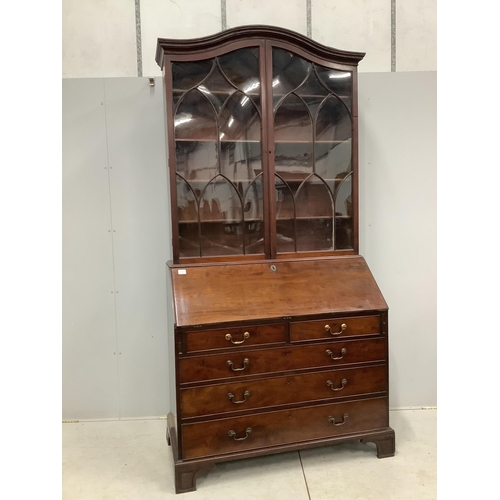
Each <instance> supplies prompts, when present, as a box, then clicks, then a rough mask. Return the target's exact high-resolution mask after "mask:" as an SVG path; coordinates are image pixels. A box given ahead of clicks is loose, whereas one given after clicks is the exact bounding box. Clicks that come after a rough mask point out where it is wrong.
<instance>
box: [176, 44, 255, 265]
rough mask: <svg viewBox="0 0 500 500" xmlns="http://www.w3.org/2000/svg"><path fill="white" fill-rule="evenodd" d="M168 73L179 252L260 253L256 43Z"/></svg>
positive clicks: (201, 254) (180, 64) (199, 253)
mask: <svg viewBox="0 0 500 500" xmlns="http://www.w3.org/2000/svg"><path fill="white" fill-rule="evenodd" d="M172 75H173V86H174V89H173V96H172V98H173V102H174V127H175V142H176V145H175V153H176V172H177V177H178V178H177V198H178V214H177V215H178V217H179V236H180V242H179V246H180V256H181V257H192V256H203V257H206V256H216V255H241V254H244V253H250V254H257V253H260V254H261V253H263V252H264V222H263V220H264V214H263V205H264V203H263V185H262V184H263V175H262V147H261V117H260V103H261V98H260V65H259V48H258V47H253V48H245V49H241V50H237V51H233V52H231V53H228V54H225V55H222V56H220V57H216V58H214V59H210V60H206V61H195V62H185V63H184V62H183V63H173V64H172Z"/></svg>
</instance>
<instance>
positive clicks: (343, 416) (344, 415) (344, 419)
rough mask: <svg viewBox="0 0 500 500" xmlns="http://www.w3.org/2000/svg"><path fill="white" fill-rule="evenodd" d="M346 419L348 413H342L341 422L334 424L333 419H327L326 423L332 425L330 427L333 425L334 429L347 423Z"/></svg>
mask: <svg viewBox="0 0 500 500" xmlns="http://www.w3.org/2000/svg"><path fill="white" fill-rule="evenodd" d="M347 417H349V414H348V413H344V414H343V415H342V418H343V420H342V422H338V423H335V417H328V421H329V422H330V423H331V424H332V425H335V426H336V427H338V426H339V425H344V424H345V423H346V421H347Z"/></svg>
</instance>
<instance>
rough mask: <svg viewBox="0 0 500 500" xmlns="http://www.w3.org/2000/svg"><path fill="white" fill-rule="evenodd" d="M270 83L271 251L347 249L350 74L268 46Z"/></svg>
mask: <svg viewBox="0 0 500 500" xmlns="http://www.w3.org/2000/svg"><path fill="white" fill-rule="evenodd" d="M272 86H273V102H274V113H275V119H274V140H275V172H276V174H277V175H278V176H279V179H276V219H277V221H276V227H277V231H278V241H277V251H278V252H301V251H303V252H306V251H327V250H333V249H341V248H352V244H353V241H352V229H353V218H352V217H353V214H352V181H351V173H352V172H351V168H352V167H351V157H352V140H351V138H352V119H351V113H350V105H351V96H352V74H351V73H350V72H345V71H338V70H334V69H331V68H326V67H322V66H320V65H317V64H315V63H312V62H310V61H306V60H305V59H302V58H301V57H299V56H297V55H296V54H293V53H291V52H288V51H286V50H282V49H273V83H272ZM337 198H338V200H337ZM337 205H338V206H339V210H337Z"/></svg>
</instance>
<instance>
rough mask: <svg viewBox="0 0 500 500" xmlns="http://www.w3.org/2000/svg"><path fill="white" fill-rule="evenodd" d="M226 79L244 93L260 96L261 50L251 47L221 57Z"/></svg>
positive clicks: (220, 60) (221, 65)
mask: <svg viewBox="0 0 500 500" xmlns="http://www.w3.org/2000/svg"><path fill="white" fill-rule="evenodd" d="M219 64H220V68H221V70H222V72H223V73H224V75H225V76H226V78H227V79H228V80H229V81H230V82H231V83H232V84H233V85H234V86H236V87H237V88H238V89H240V90H241V91H243V92H244V93H246V94H248V95H251V94H260V68H259V49H258V47H250V48H246V49H240V50H235V51H234V52H230V53H229V54H225V55H223V56H220V57H219Z"/></svg>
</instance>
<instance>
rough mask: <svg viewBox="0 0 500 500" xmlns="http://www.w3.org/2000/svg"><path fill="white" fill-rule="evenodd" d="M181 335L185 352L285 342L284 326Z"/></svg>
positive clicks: (239, 328)
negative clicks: (183, 338)
mask: <svg viewBox="0 0 500 500" xmlns="http://www.w3.org/2000/svg"><path fill="white" fill-rule="evenodd" d="M183 335H184V337H185V349H186V352H196V351H205V350H210V349H224V348H229V349H231V348H233V349H234V348H246V347H252V346H256V345H263V344H275V343H284V342H285V340H286V339H285V325H283V324H274V325H256V326H245V327H233V328H220V329H214V330H200V331H188V332H185V333H183Z"/></svg>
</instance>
